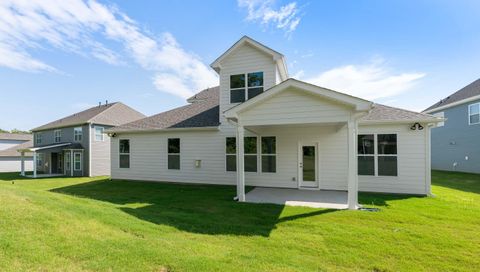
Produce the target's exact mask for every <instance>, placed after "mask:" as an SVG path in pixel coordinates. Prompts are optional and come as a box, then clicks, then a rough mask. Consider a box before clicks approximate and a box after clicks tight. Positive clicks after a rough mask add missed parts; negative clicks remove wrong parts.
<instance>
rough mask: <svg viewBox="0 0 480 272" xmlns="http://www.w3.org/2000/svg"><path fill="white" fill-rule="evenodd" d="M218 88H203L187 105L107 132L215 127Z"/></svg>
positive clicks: (216, 124)
mask: <svg viewBox="0 0 480 272" xmlns="http://www.w3.org/2000/svg"><path fill="white" fill-rule="evenodd" d="M219 89H220V88H219V87H214V88H209V89H205V90H203V91H201V92H199V93H198V94H196V95H195V96H193V97H191V98H189V99H188V100H189V101H192V103H190V104H188V105H185V106H183V107H179V108H175V109H173V110H170V111H166V112H162V113H159V114H156V115H153V116H150V117H147V118H143V119H140V120H137V121H134V122H131V123H127V124H124V125H121V126H118V127H114V128H111V129H108V130H107V132H122V131H149V130H162V129H172V128H205V127H216V126H218V125H219V124H220V122H219V101H218V99H219V97H218V95H219Z"/></svg>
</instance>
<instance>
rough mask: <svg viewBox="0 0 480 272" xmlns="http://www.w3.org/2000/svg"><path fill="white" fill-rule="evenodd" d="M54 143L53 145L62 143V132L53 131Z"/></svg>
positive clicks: (58, 130) (59, 130)
mask: <svg viewBox="0 0 480 272" xmlns="http://www.w3.org/2000/svg"><path fill="white" fill-rule="evenodd" d="M53 136H54V141H55V143H59V142H61V141H62V130H61V129H56V130H54V131H53Z"/></svg>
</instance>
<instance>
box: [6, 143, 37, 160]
mask: <svg viewBox="0 0 480 272" xmlns="http://www.w3.org/2000/svg"><path fill="white" fill-rule="evenodd" d="M31 146H33V141H32V140H30V141H26V142H24V143H21V144H19V145H16V146H12V147H10V148H7V149H4V150H0V157H20V155H21V154H20V152H18V151H17V150H18V149H24V148H29V147H31ZM25 156H26V157H31V156H32V154H31V153H25Z"/></svg>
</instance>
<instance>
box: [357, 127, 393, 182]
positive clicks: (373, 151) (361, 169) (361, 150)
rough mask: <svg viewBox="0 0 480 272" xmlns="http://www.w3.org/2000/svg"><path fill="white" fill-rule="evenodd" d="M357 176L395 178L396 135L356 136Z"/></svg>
mask: <svg viewBox="0 0 480 272" xmlns="http://www.w3.org/2000/svg"><path fill="white" fill-rule="evenodd" d="M357 154H358V155H357V156H358V175H362V176H397V175H398V155H397V134H362V135H358V146H357Z"/></svg>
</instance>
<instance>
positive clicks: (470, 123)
mask: <svg viewBox="0 0 480 272" xmlns="http://www.w3.org/2000/svg"><path fill="white" fill-rule="evenodd" d="M472 106H478V112H479V116H480V102H477V103H473V104H469V105H468V125H469V126H473V125H478V124H480V121H479V122H478V123H472V122H470V117H471V116H472V115H474V114H472V113H471V112H472V111H471V110H470V108H471V107H472ZM479 120H480V118H479Z"/></svg>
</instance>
